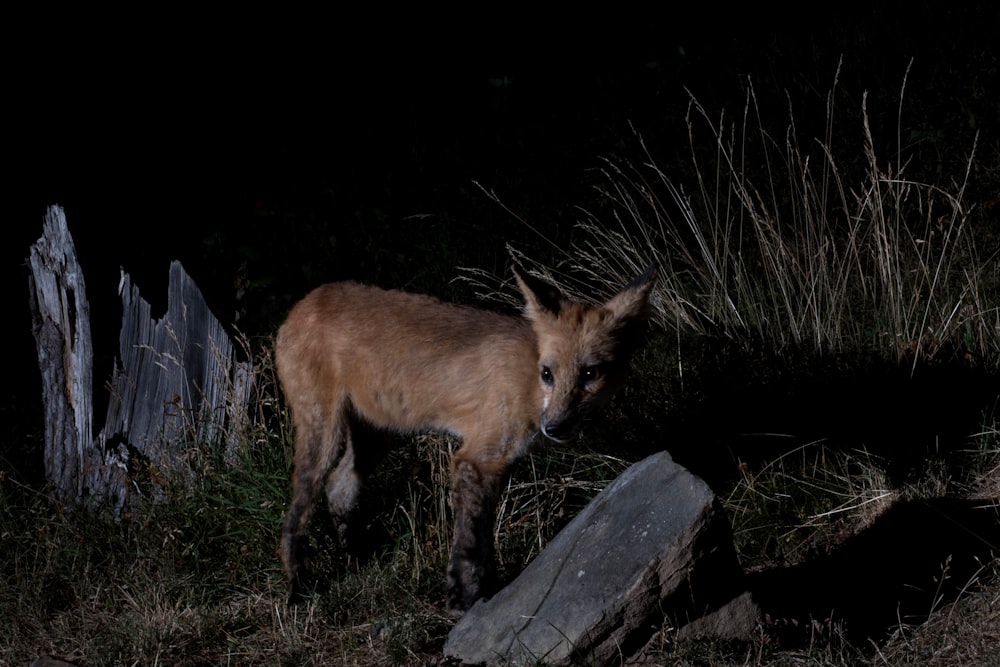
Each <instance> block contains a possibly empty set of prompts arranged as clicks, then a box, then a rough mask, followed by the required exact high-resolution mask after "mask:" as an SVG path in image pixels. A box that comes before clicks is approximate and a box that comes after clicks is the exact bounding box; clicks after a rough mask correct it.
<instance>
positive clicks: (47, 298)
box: [30, 207, 251, 517]
mask: <svg viewBox="0 0 1000 667" xmlns="http://www.w3.org/2000/svg"><path fill="white" fill-rule="evenodd" d="M30 263H31V276H30V283H31V306H32V317H33V323H34V331H35V341H36V347H37V349H38V361H39V367H40V370H41V373H42V380H43V387H42V389H43V401H44V404H45V405H44V407H45V422H46V424H45V469H46V476H47V478H48V481H49V482H50V484H51V485H52V487H53V489H54V491H55V493H56V494H57V496H58V497H60V498H61V499H63V500H64V501H65V502H66V503H67V504H85V505H88V506H91V507H93V508H95V509H102V510H103V509H110V510H111V511H112V513H113V514H114V515H115V516H116V517H118V516H120V515H121V513H122V512H123V511H126V510H127V508H129V507H130V506H131V504H132V501H133V500H134V499H135V498H136V497H138V495H140V494H149V495H151V496H152V497H154V498H161V497H162V496H163V494H164V493H165V490H166V487H167V486H168V485H169V484H170V483H173V482H176V481H178V480H180V481H184V480H185V479H187V478H189V476H190V474H191V467H190V465H189V462H188V460H187V458H186V456H187V445H188V444H189V443H191V442H194V441H198V442H202V443H210V444H214V445H217V446H219V447H225V455H226V457H227V459H229V460H232V459H233V458H234V457H235V454H236V447H237V446H238V441H239V437H240V435H241V432H242V429H243V427H244V426H245V424H246V406H247V403H248V401H249V394H250V383H251V366H250V364H249V363H247V362H240V361H238V360H237V358H236V353H235V350H234V349H233V345H232V343H231V341H230V339H229V337H228V335H227V334H226V332H225V330H224V329H223V327H222V325H221V324H220V323H219V321H218V320H217V319H216V318H215V317H214V316H213V315H212V313H211V312H210V310H209V308H208V306H207V304H206V303H205V300H204V298H203V297H202V295H201V293H200V292H199V290H198V288H197V286H195V284H194V282H193V281H192V280H191V278H190V277H189V276H188V275H187V273H185V272H184V269H183V268H182V267H181V265H180V263H178V262H173V263H172V264H171V265H170V283H169V293H168V306H167V312H166V314H165V315H164V316H163V317H162V318H161V319H158V320H155V319H153V318H152V315H151V312H150V310H151V309H150V305H149V303H148V302H146V301H145V300H144V299H143V298H142V297H141V296H140V295H139V290H138V288H137V287H134V286H133V285H132V284H131V280H130V279H129V277H128V275H127V274H125V273H124V272H123V273H122V278H121V282H120V284H119V294H120V296H121V298H122V306H123V316H122V328H121V333H120V335H119V354H118V358H117V359H116V361H115V369H114V375H113V377H112V380H111V396H110V400H109V405H108V414H107V417H106V419H105V425H104V428H103V429H102V430H101V432H100V433H98V434H97V435H96V436H95V435H94V434H93V426H92V424H93V414H92V412H93V398H92V397H93V394H92V392H93V375H92V373H93V371H92V364H93V348H92V342H91V332H90V312H89V306H88V304H87V298H86V287H85V285H84V280H83V273H82V271H81V270H80V266H79V264H78V263H77V260H76V252H75V249H74V245H73V240H72V237H71V236H70V234H69V231H68V228H67V224H66V217H65V215H64V213H63V211H62V209H60V208H59V207H52V208H50V209H49V211H48V213H47V215H46V217H45V223H44V231H43V235H42V237H41V238H40V239H39V240H38V241H37V242H36V243H35V244H34V245H33V246H32V248H31V258H30Z"/></svg>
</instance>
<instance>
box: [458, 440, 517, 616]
mask: <svg viewBox="0 0 1000 667" xmlns="http://www.w3.org/2000/svg"><path fill="white" fill-rule="evenodd" d="M505 478H506V472H505V470H504V468H503V467H501V466H498V465H497V464H496V463H492V464H484V463H481V462H477V461H475V460H474V459H473V458H472V457H471V456H463V451H461V450H460V451H459V452H457V453H456V455H455V458H454V460H453V461H452V466H451V504H452V510H453V513H454V516H455V534H454V537H453V542H452V548H451V561H450V562H449V564H448V610H449V611H450V612H452V613H454V614H461V613H462V612H464V611H465V610H467V609H468V608H469V607H471V606H472V604H473V603H474V602H475V601H476V600H478V599H479V598H481V597H486V596H488V595H490V594H491V593H492V592H493V586H494V585H495V578H496V564H495V560H496V549H495V546H494V543H493V526H494V524H495V523H496V511H497V499H498V497H499V495H500V489H501V488H502V486H503V481H504V479H505Z"/></svg>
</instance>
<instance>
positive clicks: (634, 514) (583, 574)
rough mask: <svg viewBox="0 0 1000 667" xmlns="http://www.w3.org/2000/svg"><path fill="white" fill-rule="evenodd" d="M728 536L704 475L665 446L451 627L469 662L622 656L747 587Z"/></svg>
mask: <svg viewBox="0 0 1000 667" xmlns="http://www.w3.org/2000/svg"><path fill="white" fill-rule="evenodd" d="M741 583H742V571H741V569H740V567H739V564H738V563H737V560H736V554H735V551H734V549H733V544H732V535H731V530H730V527H729V523H728V521H727V520H726V518H725V516H724V514H723V512H722V509H721V507H720V506H719V503H718V501H717V500H716V498H715V495H714V494H713V493H712V491H711V489H709V488H708V486H707V485H706V484H705V482H704V481H702V480H701V479H699V478H698V477H695V476H694V475H692V474H691V473H690V472H688V471H687V470H686V469H684V468H682V467H681V466H679V465H677V464H676V463H674V462H673V460H672V459H671V458H670V456H669V455H668V454H667V453H665V452H661V453H659V454H655V455H653V456H650V457H649V458H647V459H645V460H643V461H640V462H639V463H637V464H635V465H633V466H632V467H630V468H629V469H628V470H626V471H625V472H624V473H623V474H622V475H621V476H620V477H619V478H618V479H616V480H615V481H614V482H612V483H611V484H610V485H609V486H608V487H607V488H606V489H604V490H603V491H602V492H601V493H600V494H598V495H597V497H595V498H594V500H593V501H591V503H590V504H589V505H587V507H585V508H584V509H583V511H581V512H580V514H579V515H578V516H576V517H575V518H574V519H573V520H572V521H571V522H570V523H569V524H568V525H567V526H566V528H565V529H563V530H562V532H560V533H559V534H558V535H557V536H556V537H555V538H554V539H553V540H552V542H551V543H550V544H549V546H548V547H547V548H546V549H545V550H544V551H543V552H542V553H541V554H539V555H538V557H537V558H536V559H535V560H534V561H532V562H531V563H530V564H529V565H528V567H526V568H525V570H524V572H522V573H521V575H520V576H519V577H518V578H517V579H515V580H514V581H513V582H512V583H511V584H510V585H508V586H507V587H506V588H504V589H503V590H501V591H500V592H499V593H497V594H496V595H495V596H494V597H493V598H491V599H490V600H481V601H479V602H478V603H476V604H475V605H474V606H473V607H472V608H471V609H470V610H469V611H468V612H467V613H466V614H465V616H463V617H462V618H461V619H460V620H459V621H458V622H457V623H456V625H455V626H454V628H452V630H451V633H450V634H449V635H448V640H447V642H446V643H445V647H444V653H445V655H447V656H449V657H452V658H456V659H458V660H461V661H462V662H464V663H466V664H504V665H507V664H514V665H517V664H536V663H537V662H538V661H544V662H545V663H546V664H567V663H570V662H580V661H582V662H587V663H593V664H610V663H612V662H614V663H618V662H623V661H624V659H627V658H629V657H631V656H632V655H634V654H636V653H638V652H639V651H640V650H641V649H642V648H643V646H644V645H645V644H646V642H647V641H648V640H649V639H650V637H651V636H652V635H653V634H654V633H656V632H657V631H658V630H659V629H660V628H661V627H662V626H663V624H664V623H669V624H671V626H672V627H681V626H683V625H686V624H687V623H689V622H690V621H692V620H694V619H696V618H699V617H702V616H704V615H705V614H707V613H710V612H713V611H716V610H718V609H720V608H721V607H723V605H725V604H726V603H728V602H729V601H730V600H732V599H733V598H735V597H736V596H738V595H740V594H741V593H742V592H743V590H744V589H743V588H742V587H741Z"/></svg>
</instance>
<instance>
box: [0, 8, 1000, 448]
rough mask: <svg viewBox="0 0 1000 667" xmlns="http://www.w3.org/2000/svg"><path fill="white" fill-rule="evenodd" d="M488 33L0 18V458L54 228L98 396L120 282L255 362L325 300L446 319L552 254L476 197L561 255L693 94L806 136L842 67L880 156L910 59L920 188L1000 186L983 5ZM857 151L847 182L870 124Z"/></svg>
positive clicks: (586, 23)
mask: <svg viewBox="0 0 1000 667" xmlns="http://www.w3.org/2000/svg"><path fill="white" fill-rule="evenodd" d="M476 11H477V12H479V13H477V14H469V13H465V10H458V11H456V12H454V13H449V14H447V15H445V14H441V15H439V16H429V15H420V16H415V15H411V16H401V15H398V14H397V13H396V11H395V10H390V9H389V8H385V9H382V10H379V11H372V12H366V13H365V15H361V14H354V15H350V14H347V13H337V14H335V13H333V12H332V11H328V12H323V13H320V12H317V13H313V14H307V13H302V14H295V13H293V12H290V11H285V12H282V13H281V14H280V15H276V14H273V13H266V12H260V13H256V14H249V13H241V14H232V15H217V16H210V15H207V14H194V13H192V14H186V15H180V14H162V15H153V14H150V15H148V16H138V15H125V16H123V15H120V14H115V15H107V16H101V15H96V14H86V15H84V14H81V15H75V16H66V15H61V16H45V17H31V18H30V19H29V18H22V17H13V16H12V17H10V19H11V20H9V21H7V29H6V31H5V32H7V33H8V37H9V39H7V40H5V43H6V45H5V46H4V47H3V49H4V62H3V65H2V68H3V70H2V71H3V82H2V85H3V92H2V99H3V102H2V106H3V109H4V111H5V112H6V113H5V114H4V115H5V116H6V117H7V120H6V121H4V124H5V130H4V134H3V137H4V138H3V146H2V152H0V155H2V159H3V161H4V163H5V165H6V169H5V170H4V171H5V173H6V174H8V176H7V177H6V179H5V187H4V190H5V197H4V203H5V205H6V206H5V208H6V210H5V211H4V213H3V215H4V218H5V220H6V223H7V224H5V225H4V229H5V236H6V240H5V241H4V243H3V246H2V247H3V257H2V265H3V269H4V276H3V277H4V279H5V285H6V286H7V294H8V307H9V312H10V313H11V315H10V316H9V317H8V318H7V321H8V323H9V327H10V328H11V329H12V331H13V334H12V335H11V336H8V340H9V341H12V342H10V343H9V344H10V345H11V346H12V347H11V349H10V355H9V359H10V361H11V363H10V366H9V367H10V368H11V369H12V372H11V373H10V375H9V376H8V382H6V383H4V387H3V389H2V390H0V410H2V412H3V414H2V415H0V417H2V418H3V420H4V423H5V426H4V427H3V429H2V431H0V433H2V434H3V438H4V439H5V440H6V441H7V442H6V443H5V445H4V446H3V450H2V452H3V453H5V455H6V456H9V457H15V456H18V457H20V456H25V455H27V456H31V455H33V454H32V452H38V451H39V450H38V447H39V446H40V442H39V440H38V437H39V433H40V424H41V405H40V400H39V397H40V388H39V386H38V373H37V367H36V365H35V352H34V343H33V339H32V337H31V335H30V318H29V311H28V299H27V274H28V271H27V268H26V266H25V262H24V260H25V258H26V257H27V255H28V251H29V247H30V244H31V243H32V242H34V240H35V239H37V238H38V236H39V235H40V233H41V221H42V216H43V214H44V212H45V209H46V207H47V206H49V205H52V204H60V205H62V206H63V207H64V208H65V210H66V215H67V218H68V222H69V227H70V231H71V233H72V234H73V236H74V239H75V241H76V244H77V249H78V253H79V257H80V261H81V263H82V265H83V269H84V272H85V277H86V281H87V287H88V297H89V298H90V301H91V306H92V321H93V328H94V336H95V349H96V352H97V355H98V359H97V368H96V369H95V382H97V383H103V382H104V381H105V379H106V378H107V376H108V373H110V363H111V361H110V360H111V355H112V354H113V350H114V346H115V345H116V342H115V338H116V336H117V326H118V319H117V318H118V317H119V316H120V313H119V305H118V303H119V302H118V297H117V294H116V289H117V285H118V280H119V268H120V267H121V268H124V270H125V271H127V272H128V273H130V274H131V275H132V277H133V280H134V281H135V283H136V284H137V285H138V286H139V287H140V289H141V290H142V292H143V295H144V296H145V298H146V299H147V300H149V301H151V302H152V303H153V304H154V307H158V308H162V307H163V306H164V305H165V304H163V303H162V302H161V300H162V299H163V298H164V294H165V285H166V278H167V267H168V263H169V262H170V260H173V259H179V260H181V262H182V263H183V264H184V266H185V268H186V269H187V270H188V272H189V273H191V275H192V276H193V277H194V279H195V280H196V281H197V282H198V284H199V286H200V287H201V288H202V290H203V292H204V293H205V295H206V298H207V299H208V301H209V304H210V305H211V306H212V307H213V309H214V310H215V311H216V313H217V314H218V316H219V317H220V319H221V320H222V321H223V322H225V323H227V324H229V323H233V322H234V321H235V320H236V319H237V313H238V316H239V321H238V322H236V324H237V326H239V327H240V328H241V329H242V330H243V331H245V332H246V333H249V334H251V335H253V336H258V337H266V336H268V335H270V334H271V333H272V332H273V330H274V327H275V326H276V324H277V322H278V321H280V317H281V316H282V315H283V314H284V312H285V310H286V309H287V307H288V306H289V305H290V304H291V303H292V302H293V301H294V300H295V299H297V298H299V297H300V296H302V295H303V294H304V293H305V291H306V290H308V289H309V288H310V287H313V286H315V285H316V284H319V283H321V282H326V281H329V280H334V279H340V278H356V279H363V280H369V281H374V282H379V283H382V284H384V285H386V286H391V287H404V288H410V289H420V290H437V291H438V292H440V290H441V289H442V288H441V285H442V284H443V283H444V282H446V281H447V279H450V278H452V277H454V274H455V273H454V272H452V273H450V274H441V273H440V272H441V270H442V269H441V266H442V265H444V266H459V265H461V266H472V267H481V268H485V269H488V270H491V271H497V272H502V271H503V270H504V267H505V265H506V262H507V259H506V251H505V249H504V244H505V243H506V242H508V241H511V242H514V243H516V244H519V245H520V246H521V247H524V248H526V249H527V250H529V251H533V252H534V253H535V255H536V256H538V257H540V258H542V259H544V258H545V253H546V252H547V250H546V246H545V244H544V243H541V242H539V240H538V238H537V237H536V236H535V235H534V234H533V233H532V232H531V231H530V230H528V229H527V228H526V227H525V226H524V225H522V224H520V223H519V222H517V221H516V220H514V219H513V218H512V216H511V215H509V214H508V213H506V212H504V211H503V210H502V209H501V208H500V207H499V206H497V205H496V204H493V203H491V202H490V201H488V198H487V197H486V196H485V195H484V194H483V193H482V192H481V191H480V189H479V188H478V187H477V186H476V185H475V184H476V183H479V184H481V185H482V186H483V187H484V188H486V189H488V190H495V191H496V193H497V194H498V195H499V196H500V198H501V199H502V200H503V201H504V203H505V204H507V205H508V206H509V207H510V208H511V209H512V210H513V211H514V212H515V213H517V214H518V215H520V216H523V217H524V218H525V219H526V220H528V221H530V222H531V224H532V225H533V226H534V227H536V228H538V229H539V230H541V231H542V232H544V233H545V234H546V235H547V236H549V237H550V238H552V239H555V240H557V242H560V243H565V242H566V241H568V239H569V238H570V237H571V234H572V225H573V223H574V222H575V221H576V219H577V218H578V215H577V210H576V207H577V206H586V205H588V204H589V203H590V202H591V201H592V199H593V198H594V194H593V191H592V189H591V187H590V182H589V180H588V171H589V170H591V169H593V168H594V167H596V166H598V165H599V160H600V158H602V157H607V156H613V155H618V154H625V155H626V156H627V155H629V152H630V151H634V146H635V140H634V136H633V134H632V131H631V129H630V127H632V126H634V127H635V128H636V129H637V130H638V131H639V132H641V133H642V135H643V136H644V137H645V139H646V141H647V144H648V145H649V146H650V147H651V149H652V150H653V151H654V152H655V153H656V157H657V159H658V161H659V162H660V163H661V164H663V165H665V166H667V167H668V168H669V167H673V166H679V165H681V164H682V158H684V157H685V156H686V155H687V154H688V153H689V148H688V146H687V139H686V128H685V126H684V121H683V118H684V113H685V111H686V109H687V104H688V100H689V98H688V93H687V92H686V91H685V88H687V89H688V90H690V91H691V93H693V94H694V95H696V96H697V98H698V100H699V101H700V102H701V103H702V104H703V105H704V106H705V107H706V108H708V109H709V111H710V112H711V113H713V114H714V113H716V112H717V111H721V110H722V109H726V111H727V113H728V114H730V115H731V116H732V115H739V114H740V113H742V108H743V103H744V99H745V85H746V77H747V76H752V77H753V81H754V85H755V88H757V89H758V92H759V93H760V92H761V91H764V92H765V93H767V99H768V100H770V101H769V102H768V103H769V104H773V109H771V111H773V113H775V114H779V115H780V114H785V115H787V106H788V101H787V100H786V99H785V97H784V92H785V91H787V92H788V94H789V96H790V98H791V99H792V100H793V101H794V103H795V104H796V106H797V107H798V108H800V109H801V108H803V107H805V108H806V111H807V113H805V114H804V115H805V117H806V118H809V117H812V118H814V119H816V120H817V121H818V122H819V123H821V122H822V118H823V115H822V105H823V103H824V100H825V95H826V93H827V91H828V90H829V88H830V86H831V85H832V82H833V78H834V72H835V71H836V69H837V62H838V59H839V58H841V57H842V58H843V62H844V65H843V67H842V71H841V76H840V78H841V89H842V90H843V91H844V95H845V99H846V100H847V104H848V105H853V110H852V111H849V112H848V113H854V114H857V112H858V111H859V110H860V99H861V94H862V92H864V91H868V92H869V96H870V97H869V109H870V112H871V113H872V117H873V124H874V125H875V126H876V130H882V129H884V130H885V132H880V133H879V135H878V136H883V137H885V138H886V141H887V142H888V143H887V145H888V146H891V145H892V144H893V142H894V141H895V138H896V132H895V126H896V124H897V111H898V106H899V99H898V98H899V91H900V87H901V85H902V81H903V76H904V73H905V72H906V68H907V66H908V64H909V63H910V61H911V59H913V60H914V64H913V70H912V71H911V74H910V78H909V80H908V83H907V104H906V108H907V109H908V112H907V113H908V115H907V116H906V118H905V121H904V124H905V126H906V127H905V130H906V132H907V133H908V136H910V137H914V142H917V141H923V142H924V143H923V144H922V145H925V146H926V148H918V150H917V155H918V156H920V157H921V159H923V160H926V163H927V164H926V165H925V166H924V167H922V168H923V169H925V170H926V173H929V174H932V175H933V173H934V172H935V170H940V169H943V167H942V166H941V165H937V164H935V160H936V159H937V158H936V157H935V156H936V155H938V153H937V152H936V151H935V146H938V147H940V146H942V145H946V144H947V145H951V143H954V142H960V143H962V144H963V145H965V146H969V147H971V145H972V138H973V136H974V134H975V132H976V131H980V132H981V136H980V149H979V155H980V158H981V160H980V163H981V164H982V165H983V166H981V167H977V168H979V169H982V170H986V171H988V170H990V169H993V170H994V171H993V174H994V177H993V180H992V181H989V180H988V179H986V182H992V183H996V182H997V180H996V177H995V170H996V166H997V164H998V156H997V136H998V125H1000V113H998V109H1000V105H998V102H997V98H998V96H1000V95H998V93H997V91H998V90H1000V88H998V87H997V84H998V83H1000V76H998V64H997V62H998V61H997V52H996V49H997V47H996V43H997V42H998V41H1000V40H998V38H997V35H998V34H1000V10H998V9H996V8H995V5H994V4H993V3H985V2H980V3H971V4H959V3H934V2H917V3H898V4H896V3H874V4H868V5H865V6H864V7H854V6H837V7H832V6H831V7H827V6H823V5H818V4H817V5H810V7H809V8H807V9H803V8H795V9H778V8H776V7H775V8H760V7H753V6H746V5H744V6H741V7H739V8H737V9H725V8H723V6H722V5H717V6H711V7H709V6H697V7H693V8H690V7H689V8H678V7H675V6H670V5H659V6H656V7H655V8H652V9H645V10H638V9H628V8H622V9H618V8H615V9H614V13H613V14H612V10H611V9H610V8H602V7H597V8H595V9H594V10H592V11H591V12H590V13H586V14H583V15H581V14H579V10H578V9H574V10H573V13H572V14H570V13H569V11H568V10H567V12H566V13H565V15H563V16H555V15H549V16H543V15H539V14H536V13H534V12H528V11H522V10H516V9H512V8H510V7H488V6H487V7H479V8H477V9H476ZM810 109H811V110H813V111H815V110H818V115H817V114H815V113H813V114H810V113H808V112H809V111H810ZM765 111H766V110H765ZM782 117H783V116H782ZM806 122H807V121H806ZM809 129H810V128H806V131H808V130H809ZM820 129H821V126H818V127H817V133H818V132H819V130H820ZM844 131H845V133H847V134H848V135H849V137H853V141H855V142H856V145H857V148H858V152H859V155H860V151H861V148H862V145H861V142H860V125H855V126H848V127H846V128H845V130H844ZM851 133H853V134H851ZM953 154H954V152H953ZM631 157H633V158H635V159H638V157H640V156H639V155H638V154H637V153H634V152H633V153H632V154H631ZM988 175H989V174H987V176H988ZM678 176H679V177H680V178H684V175H683V173H681V174H678ZM974 194H975V196H976V201H977V202H979V203H980V204H985V203H986V202H988V201H990V199H991V197H990V193H989V192H981V193H974ZM996 196H997V195H996V193H993V195H992V197H993V198H995V197H996ZM237 283H239V286H240V287H241V288H242V290H243V291H242V294H243V296H242V297H241V298H238V297H237ZM453 289H454V290H455V291H456V294H454V295H448V296H453V297H454V298H468V297H469V295H468V294H463V293H461V291H460V288H458V287H454V288H453ZM102 418H103V415H101V414H98V415H97V416H96V422H97V423H96V424H95V427H96V428H100V422H101V420H102ZM25 443H32V444H31V445H30V447H26V446H25Z"/></svg>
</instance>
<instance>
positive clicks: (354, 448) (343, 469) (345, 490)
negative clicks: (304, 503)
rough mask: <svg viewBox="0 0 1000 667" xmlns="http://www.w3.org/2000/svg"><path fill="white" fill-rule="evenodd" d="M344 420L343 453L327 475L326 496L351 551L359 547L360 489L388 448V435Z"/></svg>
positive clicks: (357, 421)
mask: <svg viewBox="0 0 1000 667" xmlns="http://www.w3.org/2000/svg"><path fill="white" fill-rule="evenodd" d="M345 419H346V421H347V426H346V427H345V441H344V442H345V444H344V455H343V456H342V457H341V458H340V461H339V463H337V465H336V466H335V467H334V468H333V469H332V470H331V471H330V475H329V477H327V480H326V499H327V504H328V506H329V508H330V514H331V515H332V517H333V521H334V525H335V526H336V530H337V537H338V538H339V540H340V544H341V546H343V547H345V548H347V549H348V550H349V551H352V550H356V549H358V547H359V546H360V545H359V544H358V542H359V537H360V535H359V534H358V532H359V528H360V527H359V526H358V523H359V521H358V519H359V515H360V514H361V512H360V511H359V500H360V496H361V489H362V486H363V484H364V480H365V478H366V477H367V476H368V475H369V474H370V473H371V472H372V470H373V469H374V468H375V466H376V465H377V464H378V462H379V461H380V460H381V459H382V457H383V456H384V454H385V452H386V450H387V449H388V445H389V436H388V434H387V433H385V432H382V431H379V430H377V429H374V428H372V427H370V426H369V425H368V424H366V423H365V422H363V421H362V420H360V419H357V418H355V417H352V416H347V417H345Z"/></svg>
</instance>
